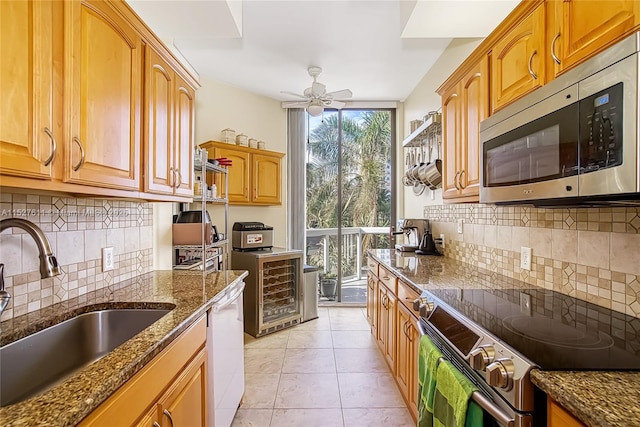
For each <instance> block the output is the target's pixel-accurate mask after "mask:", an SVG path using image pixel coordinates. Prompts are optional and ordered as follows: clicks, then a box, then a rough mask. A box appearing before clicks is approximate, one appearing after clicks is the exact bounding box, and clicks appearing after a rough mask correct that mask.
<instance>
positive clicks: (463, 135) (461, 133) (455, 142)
mask: <svg viewBox="0 0 640 427" xmlns="http://www.w3.org/2000/svg"><path fill="white" fill-rule="evenodd" d="M488 75H489V72H488V59H487V57H481V58H480V60H479V61H478V62H477V63H476V64H474V65H473V66H472V67H470V68H469V69H468V70H467V72H466V73H465V74H464V75H463V76H462V77H461V79H460V80H459V81H455V82H451V83H450V84H449V85H448V86H447V87H445V88H443V89H442V91H441V92H440V96H441V97H442V138H443V144H444V166H443V175H444V179H443V184H442V185H443V187H442V188H443V193H442V198H443V199H444V200H445V201H446V202H477V201H478V198H479V186H480V122H481V121H482V120H484V119H485V118H486V117H487V112H488V102H489V99H488V95H487V93H488V84H489V83H488Z"/></svg>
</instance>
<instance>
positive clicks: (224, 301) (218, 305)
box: [212, 281, 246, 312]
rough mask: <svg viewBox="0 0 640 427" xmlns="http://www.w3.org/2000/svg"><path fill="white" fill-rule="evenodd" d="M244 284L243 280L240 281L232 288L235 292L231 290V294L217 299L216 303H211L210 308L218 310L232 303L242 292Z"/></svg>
mask: <svg viewBox="0 0 640 427" xmlns="http://www.w3.org/2000/svg"><path fill="white" fill-rule="evenodd" d="M245 286H246V285H245V283H244V281H242V282H240V284H239V285H238V286H236V287H235V288H234V291H235V292H233V294H231V295H230V296H227V297H226V298H223V299H222V300H221V301H218V302H217V303H215V304H213V307H212V310H213V311H214V312H218V311H220V310H222V309H224V308H225V307H226V306H228V305H230V304H232V303H233V302H234V301H235V300H237V299H238V297H239V296H240V295H242V292H244V288H245Z"/></svg>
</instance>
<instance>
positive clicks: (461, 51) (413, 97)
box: [398, 39, 482, 218]
mask: <svg viewBox="0 0 640 427" xmlns="http://www.w3.org/2000/svg"><path fill="white" fill-rule="evenodd" d="M481 41H482V39H454V40H453V41H452V42H451V43H449V46H447V49H446V50H445V51H444V52H443V53H442V55H440V58H438V60H437V61H436V63H435V64H434V65H433V67H431V69H430V70H429V71H428V72H427V73H426V74H425V76H424V77H423V78H422V80H421V81H420V83H419V84H418V85H417V86H416V87H415V89H414V90H413V92H411V94H410V95H409V96H408V97H407V99H406V100H405V101H404V110H403V111H404V114H403V116H404V120H403V123H401V124H400V127H401V128H403V129H404V137H403V138H401V139H400V141H399V144H402V139H404V138H406V137H407V136H409V134H410V133H411V128H410V122H411V120H422V117H423V116H425V115H426V114H427V113H428V112H429V111H436V110H440V109H441V107H442V102H441V99H440V95H438V94H437V93H436V89H438V87H440V85H441V84H442V83H444V81H445V80H446V79H447V78H448V77H449V76H450V75H451V73H453V71H455V69H456V68H458V66H459V65H460V64H461V63H462V62H463V61H464V60H465V59H466V58H467V57H468V56H469V54H470V53H471V52H472V51H473V50H474V49H475V48H476V47H477V46H478V45H479V44H480V42H481ZM405 154H406V152H404V151H403V150H402V151H400V152H399V155H398V162H399V165H400V168H399V170H401V171H403V172H404V170H405V167H404V155H405ZM434 154H435V152H434ZM440 158H442V153H440ZM402 187H403V191H404V192H403V196H404V212H399V213H398V217H399V218H402V217H404V218H422V216H423V207H424V206H425V205H433V204H442V190H436V191H435V192H432V191H430V190H429V189H427V190H425V192H424V193H423V194H422V195H420V196H416V195H415V194H414V193H413V189H411V188H410V187H404V186H402ZM432 193H434V194H432Z"/></svg>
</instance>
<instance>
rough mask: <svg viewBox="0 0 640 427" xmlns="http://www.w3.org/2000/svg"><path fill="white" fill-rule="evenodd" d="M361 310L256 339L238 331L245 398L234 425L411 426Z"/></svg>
mask: <svg viewBox="0 0 640 427" xmlns="http://www.w3.org/2000/svg"><path fill="white" fill-rule="evenodd" d="M364 310H365V309H364V308H359V307H348V308H347V307H321V308H319V316H320V318H318V319H315V320H311V321H309V322H306V323H303V324H302V325H298V326H295V327H293V328H290V329H287V330H284V331H280V332H277V333H275V334H271V335H267V336H265V337H262V338H258V339H255V338H253V337H251V336H249V335H246V334H245V394H244V399H243V402H242V406H241V407H240V409H238V413H237V414H236V417H235V419H234V421H233V427H249V426H251V427H340V426H344V427H378V426H379V427H383V426H384V427H391V426H393V427H410V426H414V425H415V424H414V423H413V420H412V419H411V415H410V414H409V411H408V410H407V408H406V406H405V404H404V401H403V400H402V397H401V396H400V392H399V391H398V388H397V386H396V384H395V382H394V380H393V376H392V375H391V374H390V372H389V369H388V367H387V365H386V363H385V361H384V359H383V357H382V354H381V353H380V351H379V350H378V347H377V346H376V343H375V340H374V338H373V336H372V335H371V332H370V329H369V324H368V323H367V320H366V317H365V315H366V313H365V311H364Z"/></svg>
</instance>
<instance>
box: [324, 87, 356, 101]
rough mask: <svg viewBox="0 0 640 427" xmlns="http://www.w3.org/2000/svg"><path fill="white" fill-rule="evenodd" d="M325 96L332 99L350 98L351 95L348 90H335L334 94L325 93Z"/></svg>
mask: <svg viewBox="0 0 640 427" xmlns="http://www.w3.org/2000/svg"><path fill="white" fill-rule="evenodd" d="M327 96H331V97H332V98H333V99H344V98H351V97H352V96H353V93H351V91H350V90H349V89H342V90H336V91H335V92H329V93H327Z"/></svg>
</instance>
